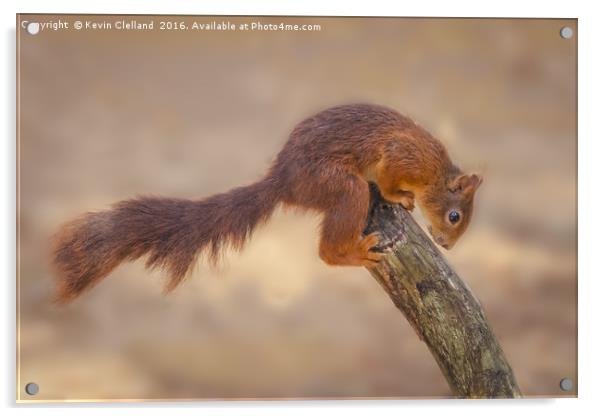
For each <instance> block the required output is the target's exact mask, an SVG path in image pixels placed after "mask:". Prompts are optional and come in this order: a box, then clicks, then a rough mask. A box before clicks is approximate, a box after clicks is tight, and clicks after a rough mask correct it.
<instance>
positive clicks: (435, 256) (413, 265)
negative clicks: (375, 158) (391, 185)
mask: <svg viewBox="0 0 602 416" xmlns="http://www.w3.org/2000/svg"><path fill="white" fill-rule="evenodd" d="M370 191H371V205H370V211H369V214H368V219H367V225H366V228H365V230H364V234H370V233H372V232H378V233H379V234H380V238H381V240H380V244H379V247H378V249H379V251H382V252H383V253H384V259H383V261H381V262H380V263H379V264H378V265H377V266H376V267H373V268H370V269H368V270H369V271H370V273H371V274H372V276H373V277H374V278H375V279H376V280H377V281H378V283H379V284H380V285H381V286H382V288H383V289H384V290H385V291H386V292H387V294H388V295H389V297H390V298H391V300H392V301H393V303H394V304H395V306H396V307H397V308H398V309H399V310H400V311H401V312H402V313H403V314H404V316H405V317H406V319H407V320H408V321H409V322H410V324H411V325H412V327H413V328H414V329H415V331H416V333H417V334H418V336H419V337H420V339H421V340H422V341H424V342H425V343H426V345H427V346H428V348H429V350H430V351H431V353H432V355H433V357H434V358H435V360H436V361H437V364H438V365H439V368H440V369H441V371H442V372H443V375H444V376H445V378H446V380H447V382H448V384H449V386H450V388H451V390H452V392H453V394H454V395H455V396H457V397H466V398H516V397H521V392H520V389H519V388H518V385H517V383H516V380H515V378H514V375H513V373H512V369H511V368H510V366H509V365H508V363H507V361H506V358H505V357H504V353H503V351H502V349H501V347H500V345H499V343H498V341H497V339H496V338H495V336H494V335H493V331H492V330H491V327H490V326H489V323H488V322H487V319H486V318H485V314H484V312H483V309H482V307H481V305H480V303H479V302H478V300H477V299H476V298H475V296H474V295H473V294H472V292H471V291H470V289H469V288H468V287H467V286H466V285H465V284H464V282H463V281H462V280H461V279H460V278H459V277H458V275H457V274H456V273H455V272H454V270H453V269H452V268H451V266H450V265H449V263H448V262H447V261H446V259H445V257H443V255H442V254H441V252H440V251H439V250H438V249H437V247H436V246H435V245H434V243H433V242H432V241H431V239H430V238H429V237H428V236H427V235H426V234H425V233H424V232H423V231H422V229H421V228H420V227H419V226H418V224H417V223H416V221H414V219H413V218H412V216H411V215H410V213H409V212H407V211H406V210H405V209H404V208H403V207H402V206H401V205H396V204H391V203H389V202H387V201H385V200H384V199H383V198H382V196H381V195H380V193H379V191H378V188H377V187H376V185H374V184H370Z"/></svg>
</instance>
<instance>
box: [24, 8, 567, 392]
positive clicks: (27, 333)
mask: <svg viewBox="0 0 602 416" xmlns="http://www.w3.org/2000/svg"><path fill="white" fill-rule="evenodd" d="M16 30H17V159H18V183H17V191H18V207H17V225H18V228H17V229H18V235H17V242H18V258H17V264H18V275H17V308H18V310H17V341H18V345H17V400H18V401H23V402H43V401H103V402H104V401H144V400H149V401H150V400H162V401H172V400H173V401H176V400H215V399H219V400H229V399H342V398H374V399H382V398H399V399H408V398H409V399H426V398H454V397H520V396H523V397H576V395H577V210H576V207H577V124H576V120H577V103H576V96H577V90H576V88H577V72H576V69H577V37H578V36H577V35H578V30H577V20H576V19H496V18H487V19H479V18H470V19H468V18H466V19H464V18H401V17H399V18H398V17H370V18H367V17H311V16H307V17H290V16H289V17H285V16H283V17H279V16H270V17H266V16H151V15H140V16H133V15H33V14H20V15H17V29H16ZM369 183H372V185H369ZM379 194H380V195H381V196H379ZM377 198H382V199H377ZM123 201H125V202H123ZM414 204H415V205H416V208H415V209H413V210H411V211H406V209H411V208H413V205H414ZM86 213H88V214H86ZM375 218H376V219H375ZM414 220H415V222H414ZM469 223H470V225H469ZM416 224H418V225H416ZM372 232H375V233H376V234H374V235H372V237H370V235H371V233H372ZM370 238H372V240H371V239H370ZM385 243H386V244H385ZM446 247H447V248H446ZM147 265H149V266H150V267H146V266H147ZM180 280H181V281H180ZM166 288H167V290H166Z"/></svg>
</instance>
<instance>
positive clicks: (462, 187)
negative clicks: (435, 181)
mask: <svg viewBox="0 0 602 416" xmlns="http://www.w3.org/2000/svg"><path fill="white" fill-rule="evenodd" d="M482 182H483V177H482V176H481V175H477V174H476V173H473V174H471V175H467V174H462V175H458V176H456V177H455V178H453V179H451V180H450V181H449V182H448V183H447V188H448V189H449V190H450V191H451V192H462V193H464V194H469V193H474V192H475V191H476V190H477V188H478V187H479V186H480V185H481V183H482Z"/></svg>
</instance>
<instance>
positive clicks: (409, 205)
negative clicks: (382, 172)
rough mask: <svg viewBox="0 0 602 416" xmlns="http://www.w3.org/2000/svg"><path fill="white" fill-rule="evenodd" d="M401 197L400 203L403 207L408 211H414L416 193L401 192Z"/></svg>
mask: <svg viewBox="0 0 602 416" xmlns="http://www.w3.org/2000/svg"><path fill="white" fill-rule="evenodd" d="M400 193H401V197H400V198H399V203H400V204H401V206H402V207H404V208H405V209H407V210H408V211H413V210H414V207H415V201H416V199H415V196H414V192H410V191H400Z"/></svg>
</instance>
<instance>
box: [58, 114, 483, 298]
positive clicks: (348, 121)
mask: <svg viewBox="0 0 602 416" xmlns="http://www.w3.org/2000/svg"><path fill="white" fill-rule="evenodd" d="M368 180H375V181H376V183H377V185H378V186H379V188H380V190H381V192H382V193H383V195H384V196H385V198H387V199H389V200H391V201H393V202H400V203H402V204H404V206H405V207H406V208H408V209H412V208H413V206H414V199H415V197H416V198H417V199H418V202H419V204H420V205H421V207H422V209H423V210H424V211H425V214H426V216H427V218H428V219H429V221H430V223H431V230H432V231H431V232H432V234H433V237H434V238H435V240H436V241H438V242H439V243H440V244H444V245H447V246H450V245H453V243H454V242H455V241H456V240H457V239H458V238H459V236H460V235H461V234H462V233H463V231H464V230H465V229H466V227H467V226H468V222H469V221H470V216H471V213H472V202H473V195H474V191H475V190H476V189H477V187H478V185H479V184H480V178H479V177H477V176H476V175H472V176H470V175H463V174H462V173H461V172H460V170H459V169H458V168H456V167H455V166H454V165H453V164H452V163H451V161H450V159H449V157H448V155H447V152H446V150H445V148H444V147H443V145H442V144H441V143H440V142H439V141H437V140H436V139H434V138H433V137H432V136H431V135H430V134H429V133H428V132H427V131H426V130H424V129H423V128H421V127H419V126H418V125H416V124H415V123H414V122H413V121H411V120H410V119H408V118H406V117H404V116H402V115H401V114H399V113H397V112H396V111H394V110H391V109H389V108H386V107H381V106H376V105H368V104H356V105H344V106H339V107H333V108H330V109H328V110H325V111H322V112H320V113H318V114H316V115H314V116H313V117H310V118H308V119H306V120H304V121H302V122H301V123H300V124H298V125H297V126H296V127H295V129H294V130H293V131H292V133H291V135H290V138H289V140H288V141H287V143H286V144H285V145H284V148H283V149H282V150H281V151H280V153H279V154H278V156H277V158H276V160H275V162H274V164H273V165H272V167H271V169H270V170H269V172H268V173H267V175H266V176H265V178H264V179H263V180H261V181H260V182H258V183H255V184H253V185H250V186H246V187H240V188H236V189H233V190H231V191H229V192H226V193H223V194H219V195H215V196H211V197H209V198H206V199H203V200H200V201H190V200H182V199H169V198H156V197H140V198H137V199H131V200H127V201H122V202H119V203H117V204H116V205H115V206H114V207H113V208H112V209H111V210H108V211H103V212H96V213H88V214H86V215H84V216H82V217H81V218H79V219H76V220H75V221H73V222H71V223H69V224H67V225H65V226H63V228H62V229H61V230H60V231H59V233H58V234H57V236H56V238H55V244H54V265H55V267H56V269H57V276H58V282H59V294H58V298H59V300H61V301H68V300H71V299H73V298H75V297H76V296H78V295H79V294H80V293H81V292H82V291H84V290H85V289H87V288H90V287H92V286H93V285H94V284H96V283H97V282H98V281H99V280H100V279H102V278H103V277H105V276H106V275H108V274H109V273H110V272H111V271H112V270H113V269H114V268H115V267H116V266H117V265H119V264H120V263H121V262H123V261H126V260H134V259H137V258H139V257H141V256H143V255H148V260H147V262H146V264H147V267H150V268H164V269H166V270H167V272H168V273H169V275H170V276H171V280H170V282H169V284H168V285H167V290H171V289H173V288H174V287H175V286H177V285H178V284H179V283H180V282H181V281H182V279H183V278H184V277H185V276H186V275H187V274H188V272H189V270H190V268H191V266H192V265H193V264H194V262H195V260H196V259H197V257H198V255H199V253H201V252H204V251H206V252H207V253H208V255H209V258H210V260H211V261H212V262H215V261H217V259H218V257H219V254H220V252H221V250H222V248H224V247H225V246H228V245H229V246H231V247H233V248H235V249H241V248H242V247H243V245H244V243H245V241H246V240H247V239H248V237H249V236H250V235H251V232H252V231H253V229H254V228H255V227H256V226H257V225H258V224H259V223H261V222H264V221H266V220H267V219H268V218H269V217H270V215H271V213H272V211H273V210H274V208H275V206H276V205H277V204H278V203H283V204H286V205H292V206H296V207H301V208H304V209H308V210H313V211H317V212H320V213H322V214H323V221H322V227H321V240H320V257H321V258H322V259H323V260H324V261H325V262H326V263H328V264H333V265H355V266H361V265H363V266H371V265H373V264H375V262H378V260H379V259H380V257H381V255H380V254H378V253H375V252H373V251H371V250H370V249H371V248H372V247H374V246H375V245H376V244H377V243H378V238H377V236H376V235H370V236H367V237H365V238H361V233H362V230H363V229H364V224H365V219H366V216H367V213H368V204H369V188H368V182H367V181H368ZM450 208H454V209H458V210H461V212H462V221H460V223H458V224H456V225H454V226H452V225H451V224H449V223H446V220H445V217H446V216H447V211H448V210H449V209H450Z"/></svg>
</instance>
